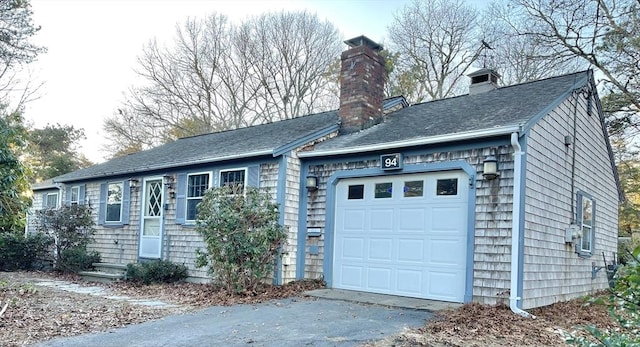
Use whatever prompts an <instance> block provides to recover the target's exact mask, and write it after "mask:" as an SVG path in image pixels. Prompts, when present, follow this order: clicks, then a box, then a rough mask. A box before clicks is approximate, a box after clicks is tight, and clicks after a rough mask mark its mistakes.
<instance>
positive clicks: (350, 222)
mask: <svg viewBox="0 0 640 347" xmlns="http://www.w3.org/2000/svg"><path fill="white" fill-rule="evenodd" d="M341 212H342V216H341V217H342V220H343V221H344V223H343V224H342V231H343V232H347V233H348V232H353V231H359V232H363V231H364V230H365V221H366V218H365V217H366V210H364V209H345V210H342V211H341Z"/></svg>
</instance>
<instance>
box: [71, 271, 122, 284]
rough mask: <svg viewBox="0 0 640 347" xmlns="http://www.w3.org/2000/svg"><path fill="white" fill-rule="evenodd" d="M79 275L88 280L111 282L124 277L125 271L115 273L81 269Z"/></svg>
mask: <svg viewBox="0 0 640 347" xmlns="http://www.w3.org/2000/svg"><path fill="white" fill-rule="evenodd" d="M78 275H80V276H82V279H83V280H85V281H88V282H102V283H111V282H116V281H120V280H122V279H124V273H120V274H114V273H107V272H101V271H80V272H78Z"/></svg>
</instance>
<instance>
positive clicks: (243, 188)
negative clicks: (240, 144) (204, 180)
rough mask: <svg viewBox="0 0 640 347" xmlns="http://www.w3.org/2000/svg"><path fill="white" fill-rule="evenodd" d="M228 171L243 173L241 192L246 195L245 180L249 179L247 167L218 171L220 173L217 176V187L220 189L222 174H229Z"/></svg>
mask: <svg viewBox="0 0 640 347" xmlns="http://www.w3.org/2000/svg"><path fill="white" fill-rule="evenodd" d="M230 171H244V182H243V184H242V191H243V193H246V191H247V180H248V179H249V168H248V167H239V168H233V169H224V170H220V173H219V174H218V186H219V187H222V174H223V173H225V172H230Z"/></svg>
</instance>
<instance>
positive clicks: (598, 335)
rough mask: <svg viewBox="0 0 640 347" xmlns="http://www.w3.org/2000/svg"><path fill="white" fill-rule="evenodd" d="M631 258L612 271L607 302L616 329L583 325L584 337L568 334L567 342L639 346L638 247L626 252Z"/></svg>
mask: <svg viewBox="0 0 640 347" xmlns="http://www.w3.org/2000/svg"><path fill="white" fill-rule="evenodd" d="M630 256H631V261H629V262H628V263H627V264H626V265H624V266H622V267H620V268H619V269H618V271H617V272H616V275H615V287H614V288H613V289H611V296H610V300H609V302H608V303H607V304H608V306H609V313H610V314H611V316H612V317H613V318H614V319H615V320H616V321H617V322H618V324H619V325H620V328H619V329H615V330H605V329H601V328H598V327H594V326H588V327H585V330H586V331H587V332H588V333H589V336H587V337H574V336H571V337H570V338H569V339H568V342H571V343H573V344H577V345H579V346H583V347H591V346H607V347H609V346H611V347H613V346H616V347H617V346H640V247H636V248H635V249H634V251H633V252H632V253H631V254H630Z"/></svg>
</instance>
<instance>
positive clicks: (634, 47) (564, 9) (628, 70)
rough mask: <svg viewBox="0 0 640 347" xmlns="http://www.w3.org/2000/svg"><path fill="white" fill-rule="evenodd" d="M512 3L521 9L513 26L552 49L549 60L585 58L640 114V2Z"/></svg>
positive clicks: (570, 0) (527, 0) (568, 0)
mask: <svg viewBox="0 0 640 347" xmlns="http://www.w3.org/2000/svg"><path fill="white" fill-rule="evenodd" d="M509 5H510V6H512V7H513V8H514V9H515V10H516V11H515V15H514V16H513V17H512V20H511V21H510V25H511V26H512V27H513V29H514V30H515V31H516V32H517V33H518V34H519V35H522V36H526V37H529V38H530V39H532V40H534V41H535V42H537V43H539V44H541V45H543V46H545V47H547V48H548V49H549V52H548V53H547V54H546V57H547V58H550V59H565V58H567V57H576V58H578V59H581V60H582V61H584V62H585V63H587V64H589V65H590V66H593V67H594V68H596V69H598V70H599V71H600V72H601V73H602V74H603V75H604V77H605V80H604V82H605V83H606V84H608V85H609V86H610V87H611V89H612V90H613V91H617V92H620V93H621V94H622V95H624V96H625V97H626V98H627V103H628V105H633V106H634V108H635V109H636V110H640V99H639V96H640V82H639V81H638V78H637V76H638V75H639V74H640V65H639V64H638V61H640V1H638V0H510V2H509Z"/></svg>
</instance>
